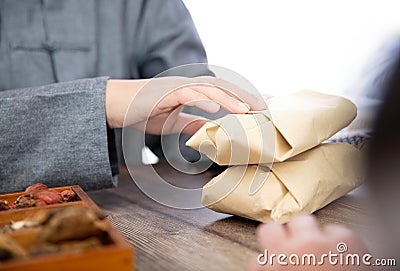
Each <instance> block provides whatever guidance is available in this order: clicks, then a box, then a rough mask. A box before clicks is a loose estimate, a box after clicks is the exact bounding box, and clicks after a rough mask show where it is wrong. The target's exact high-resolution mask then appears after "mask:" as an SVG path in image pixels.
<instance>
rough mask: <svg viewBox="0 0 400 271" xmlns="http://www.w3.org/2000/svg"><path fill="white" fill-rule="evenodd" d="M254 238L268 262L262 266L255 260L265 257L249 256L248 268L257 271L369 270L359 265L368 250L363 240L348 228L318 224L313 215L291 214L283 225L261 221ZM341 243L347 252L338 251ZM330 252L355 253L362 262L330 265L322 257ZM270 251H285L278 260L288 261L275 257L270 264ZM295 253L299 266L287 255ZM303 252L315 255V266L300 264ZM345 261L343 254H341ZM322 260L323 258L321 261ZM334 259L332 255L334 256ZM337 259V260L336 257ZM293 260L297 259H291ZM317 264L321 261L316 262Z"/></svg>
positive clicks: (326, 259)
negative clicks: (290, 218)
mask: <svg viewBox="0 0 400 271" xmlns="http://www.w3.org/2000/svg"><path fill="white" fill-rule="evenodd" d="M257 240H258V244H259V246H260V248H261V250H262V251H261V253H263V254H264V255H265V254H267V253H265V250H267V251H268V255H267V259H268V262H267V263H266V264H265V265H261V264H259V263H258V260H260V261H261V262H263V261H265V260H266V258H265V257H260V256H256V257H254V258H252V259H251V262H250V263H249V268H248V270H250V271H260V270H271V271H281V270H312V271H314V270H329V271H335V270H343V269H346V270H351V271H355V270H360V271H361V270H363V271H366V270H372V268H371V269H369V266H366V265H363V264H362V262H361V261H362V257H363V255H364V254H366V253H367V248H366V247H365V245H364V244H363V242H362V241H361V240H360V239H359V238H358V237H357V236H356V235H355V234H354V233H353V232H352V231H350V230H349V229H347V228H345V227H343V226H340V225H334V224H330V225H327V226H324V227H321V226H320V225H319V223H318V221H317V220H316V219H315V217H314V216H312V215H298V216H296V217H294V218H293V219H292V220H291V221H290V222H289V223H287V224H286V225H281V224H279V223H277V222H268V223H265V224H261V225H260V226H259V227H258V228H257ZM340 243H343V244H346V245H347V248H348V251H347V252H344V253H343V254H342V253H340V252H339V251H338V244H340ZM329 251H331V252H332V253H333V254H338V255H343V256H345V255H346V253H349V254H355V253H357V254H358V255H359V256H360V262H361V264H360V265H359V266H357V265H340V264H339V263H340V261H339V262H338V264H336V265H334V264H330V261H329V255H327V256H326V257H325V258H322V257H323V254H329ZM271 254H275V255H279V254H284V255H286V256H287V258H286V259H281V260H282V262H286V263H288V264H287V265H282V264H280V263H279V262H278V256H276V257H274V258H273V264H272V265H271V259H270V257H271ZM292 254H295V255H297V256H299V258H300V259H299V260H300V265H293V264H291V262H290V257H291V256H290V255H292ZM305 254H313V255H315V256H316V265H313V264H311V265H310V264H307V262H308V259H306V262H305V263H306V264H302V256H303V255H305ZM343 258H344V260H345V257H343ZM321 259H323V260H321ZM333 259H335V257H333ZM336 259H338V260H339V259H340V258H339V256H338V257H337V258H336ZM292 260H293V262H296V259H295V258H293V259H292ZM318 263H323V264H322V265H318Z"/></svg>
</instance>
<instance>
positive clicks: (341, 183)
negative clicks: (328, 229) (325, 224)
mask: <svg viewBox="0 0 400 271" xmlns="http://www.w3.org/2000/svg"><path fill="white" fill-rule="evenodd" d="M362 165H363V163H362V156H361V151H360V150H358V149H356V148H355V147H353V146H352V145H350V144H347V143H326V144H321V145H319V146H318V147H315V148H313V149H311V150H309V151H306V152H304V153H302V154H300V155H297V156H295V157H293V158H290V159H289V160H287V161H285V162H280V163H274V164H273V165H272V166H271V168H272V169H271V170H270V169H269V168H268V167H266V166H262V165H249V166H232V167H229V168H228V169H226V170H225V171H224V172H222V173H221V174H220V175H218V176H217V177H215V178H214V179H212V180H211V181H210V182H208V183H207V184H206V185H205V186H204V187H203V191H202V203H203V204H204V206H206V207H207V208H210V209H212V210H214V211H217V212H223V213H229V214H234V215H238V216H242V217H246V218H250V219H254V220H258V221H261V222H266V221H269V220H274V221H278V222H281V223H284V222H287V221H288V220H289V219H290V218H291V216H293V215H294V214H297V213H312V212H314V211H316V210H318V209H320V208H322V207H324V206H325V205H327V204H328V203H330V202H332V201H334V200H335V199H337V198H339V197H341V196H343V195H344V194H346V193H348V192H349V191H351V190H353V189H354V188H356V187H357V186H359V185H360V184H361V183H362V181H363V180H364V170H363V168H362Z"/></svg>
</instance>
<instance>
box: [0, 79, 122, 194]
mask: <svg viewBox="0 0 400 271" xmlns="http://www.w3.org/2000/svg"><path fill="white" fill-rule="evenodd" d="M106 82H107V78H105V77H101V78H94V79H82V80H77V81H71V82H65V83H58V84H52V85H46V86H41V87H32V88H24V89H16V90H6V91H2V92H0V127H1V128H0V131H1V132H0V134H1V135H0V192H1V193H7V192H12V191H20V190H24V189H25V188H26V187H27V186H29V185H31V184H33V183H36V182H42V183H45V184H47V185H49V186H65V185H72V184H79V185H80V186H81V187H82V188H83V189H85V190H88V189H100V188H107V187H112V186H113V185H114V183H113V179H112V174H111V168H110V161H109V153H108V145H107V127H106V116H105V85H106Z"/></svg>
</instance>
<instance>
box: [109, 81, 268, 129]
mask: <svg viewBox="0 0 400 271" xmlns="http://www.w3.org/2000/svg"><path fill="white" fill-rule="evenodd" d="M183 106H196V107H198V108H200V109H203V110H204V111H207V112H209V113H215V112H217V111H218V110H219V109H220V108H221V107H222V108H224V109H226V110H228V111H230V112H232V113H247V112H248V111H249V110H250V109H252V110H263V109H265V107H266V105H265V102H264V100H263V99H262V98H261V96H260V97H257V95H255V94H250V93H248V92H246V91H244V90H241V89H240V88H238V87H236V86H235V85H233V84H231V83H229V82H227V81H224V80H221V79H217V78H214V77H196V78H185V77H163V78H155V79H150V80H109V81H108V83H107V87H106V115H107V123H108V125H109V127H111V128H121V127H124V126H132V125H133V126H134V127H135V128H138V129H141V130H145V131H146V132H148V133H152V134H168V133H177V132H182V133H186V134H193V133H195V132H196V131H197V130H198V129H199V128H200V127H201V126H202V125H203V124H204V123H205V121H206V120H205V119H204V118H202V117H199V116H195V115H190V114H185V113H183V112H181V111H182V109H183Z"/></svg>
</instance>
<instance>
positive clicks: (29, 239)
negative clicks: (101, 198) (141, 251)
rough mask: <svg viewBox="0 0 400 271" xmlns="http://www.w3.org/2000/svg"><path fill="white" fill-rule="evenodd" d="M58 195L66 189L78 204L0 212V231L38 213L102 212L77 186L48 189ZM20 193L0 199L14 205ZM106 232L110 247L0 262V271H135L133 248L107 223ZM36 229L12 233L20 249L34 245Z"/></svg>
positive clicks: (68, 203)
mask: <svg viewBox="0 0 400 271" xmlns="http://www.w3.org/2000/svg"><path fill="white" fill-rule="evenodd" d="M51 189H53V190H56V191H58V192H61V191H63V190H65V189H72V190H73V191H74V192H75V193H76V195H77V197H78V198H77V200H76V201H74V202H66V203H60V204H53V205H48V206H45V207H28V208H22V209H11V210H6V211H0V227H2V226H4V225H7V224H9V223H10V222H12V221H19V220H23V219H25V218H27V217H31V216H34V215H35V214H36V213H37V212H39V211H41V210H46V209H54V208H69V207H72V206H84V207H87V208H90V209H92V210H94V211H97V212H101V209H100V208H99V207H98V206H97V205H96V203H94V202H93V200H92V199H91V198H90V197H89V196H88V195H87V194H86V193H85V192H84V191H83V190H82V188H81V187H79V186H78V185H74V186H65V187H57V188H51ZM22 194H23V192H21V193H12V194H3V195H0V199H2V200H8V201H9V202H14V201H15V200H16V199H17V198H18V197H19V196H20V195H22ZM106 223H107V232H108V234H109V236H110V239H111V244H108V245H103V246H101V247H97V248H91V249H86V250H83V251H79V252H68V253H67V252H64V253H52V254H43V255H40V256H34V257H30V258H28V259H15V260H9V261H5V262H0V270H7V271H21V270H24V271H25V270H42V271H52V270H57V271H67V270H68V271H72V270H73V271H84V270H85V271H86V270H96V271H103V270H104V271H106V270H121V271H132V270H134V264H133V260H134V259H133V248H132V247H131V245H130V244H129V243H128V242H127V241H126V240H125V238H124V237H123V236H122V235H121V233H119V232H118V231H117V230H116V229H115V228H114V227H113V225H112V224H111V223H110V222H109V221H108V220H107V221H106ZM37 231H38V229H27V230H22V231H17V232H13V233H11V235H12V237H13V238H14V239H15V240H16V242H17V243H19V244H20V245H22V246H23V247H27V246H29V245H32V243H34V242H35V239H36V238H35V236H36V234H37Z"/></svg>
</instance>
